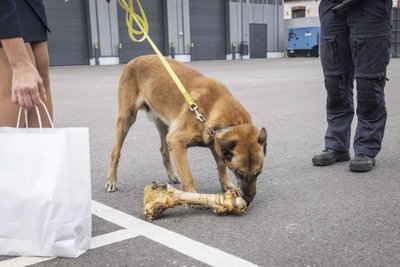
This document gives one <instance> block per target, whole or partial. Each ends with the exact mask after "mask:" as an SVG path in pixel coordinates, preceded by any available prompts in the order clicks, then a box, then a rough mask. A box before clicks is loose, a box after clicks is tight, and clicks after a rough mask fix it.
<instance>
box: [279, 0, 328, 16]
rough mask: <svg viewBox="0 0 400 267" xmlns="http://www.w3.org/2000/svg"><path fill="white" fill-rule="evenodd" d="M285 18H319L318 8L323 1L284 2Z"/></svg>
mask: <svg viewBox="0 0 400 267" xmlns="http://www.w3.org/2000/svg"><path fill="white" fill-rule="evenodd" d="M284 2H285V4H284V18H285V19H294V18H311V17H318V6H319V3H320V2H321V0H284Z"/></svg>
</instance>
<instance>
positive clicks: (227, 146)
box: [218, 139, 236, 161]
mask: <svg viewBox="0 0 400 267" xmlns="http://www.w3.org/2000/svg"><path fill="white" fill-rule="evenodd" d="M218 143H219V145H220V147H221V153H222V155H223V156H224V158H225V159H227V160H228V161H231V160H232V158H233V152H232V150H233V149H234V148H235V146H236V143H235V142H234V141H231V140H224V139H218Z"/></svg>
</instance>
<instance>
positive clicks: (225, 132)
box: [106, 56, 267, 204]
mask: <svg viewBox="0 0 400 267" xmlns="http://www.w3.org/2000/svg"><path fill="white" fill-rule="evenodd" d="M168 62H169V64H170V65H171V67H172V68H173V69H174V71H175V72H176V74H177V76H178V77H179V79H180V80H181V82H182V84H183V85H184V86H185V88H186V90H187V91H188V92H189V94H190V95H191V97H192V98H193V100H194V101H195V102H196V103H197V104H198V106H199V111H200V112H201V113H202V114H203V115H204V117H205V118H206V119H207V124H208V126H209V127H210V128H212V129H213V130H214V131H215V134H214V136H213V137H212V136H211V135H210V134H209V133H208V131H207V130H206V128H205V127H204V126H203V125H202V124H201V123H200V122H199V121H198V120H197V119H196V116H195V114H194V113H193V112H192V111H190V109H189V108H188V105H187V103H186V102H185V99H184V97H183V96H182V94H181V93H180V92H179V90H178V88H177V86H176V85H175V83H174V82H173V81H172V79H171V77H170V76H169V74H168V73H167V71H166V70H165V69H164V67H163V66H162V64H161V61H160V59H158V58H157V57H156V56H142V57H138V58H136V59H134V60H132V61H130V62H129V63H128V64H127V65H126V67H125V69H124V72H123V74H122V76H121V79H120V82H119V93H118V114H117V127H116V141H115V145H114V149H113V152H112V157H111V158H112V160H111V166H110V170H109V173H108V177H107V181H106V190H107V191H108V192H112V191H115V190H116V183H117V166H118V161H119V157H120V154H121V147H122V144H123V142H124V139H125V137H126V135H127V133H128V131H129V128H130V127H131V126H132V124H133V123H134V122H135V119H136V115H137V112H138V111H139V110H140V109H144V110H145V111H146V112H147V115H148V117H149V118H150V119H151V120H153V121H154V122H155V125H156V127H157V129H158V132H159V134H160V137H161V148H160V150H161V154H162V158H163V163H164V166H165V168H166V169H167V173H168V177H169V180H170V182H171V183H175V184H176V183H179V182H180V180H179V178H178V175H177V174H176V173H175V171H174V170H173V168H172V166H171V160H170V153H171V154H172V158H173V159H174V162H175V165H176V168H177V171H178V174H179V177H181V179H182V182H183V190H184V191H188V192H196V188H195V185H194V182H193V178H192V174H191V172H190V168H189V164H188V159H187V157H186V149H187V148H188V147H191V146H205V147H209V148H210V149H211V151H212V154H213V155H214V158H215V160H216V163H217V168H218V175H219V179H220V183H221V187H222V190H224V191H225V190H227V189H229V188H235V185H234V184H232V182H231V180H230V178H229V176H228V174H227V171H226V167H228V168H229V169H230V170H231V171H232V172H233V173H234V174H235V176H236V178H237V182H238V186H239V188H240V190H241V193H242V195H243V197H244V199H245V200H246V202H247V203H248V204H250V202H251V201H252V200H253V198H254V196H255V194H256V180H257V176H258V175H259V174H260V173H261V171H262V168H263V162H264V156H265V152H266V140H267V132H266V130H265V128H262V129H261V130H260V131H258V129H257V128H256V127H255V126H254V125H252V124H251V123H252V122H251V117H250V115H249V113H248V112H247V111H246V110H245V109H244V108H243V107H242V105H240V103H239V102H238V101H237V100H236V99H235V98H234V97H233V95H232V94H231V93H230V92H229V91H228V90H227V89H226V87H225V86H224V85H223V84H222V83H220V82H217V81H215V80H213V79H210V78H207V77H205V76H203V75H202V74H201V73H199V72H198V71H196V70H194V69H192V68H190V67H189V66H187V65H185V64H182V63H179V62H177V61H175V60H168Z"/></svg>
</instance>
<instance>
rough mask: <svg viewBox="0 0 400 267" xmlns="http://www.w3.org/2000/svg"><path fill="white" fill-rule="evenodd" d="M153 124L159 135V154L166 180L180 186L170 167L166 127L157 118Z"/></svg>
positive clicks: (175, 174) (177, 177) (176, 175)
mask: <svg viewBox="0 0 400 267" xmlns="http://www.w3.org/2000/svg"><path fill="white" fill-rule="evenodd" d="M154 123H155V125H156V127H157V130H158V133H159V134H160V139H161V146H160V152H161V156H162V160H163V164H164V167H165V169H166V170H167V174H168V179H169V181H170V183H172V184H180V182H181V181H180V179H179V176H178V174H177V173H176V172H175V170H174V169H173V167H172V165H171V157H170V153H169V149H168V144H167V139H166V137H167V134H168V126H167V125H166V124H165V123H164V122H163V121H161V120H160V119H159V118H157V119H156V120H155V122H154Z"/></svg>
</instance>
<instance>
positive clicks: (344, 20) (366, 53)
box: [319, 0, 392, 157]
mask: <svg viewBox="0 0 400 267" xmlns="http://www.w3.org/2000/svg"><path fill="white" fill-rule="evenodd" d="M335 2H338V1H334V0H322V1H321V3H320V6H319V14H320V21H321V47H320V49H321V61H322V67H323V72H324V76H325V88H326V90H327V104H326V111H327V121H328V128H327V131H326V134H325V146H326V147H327V148H332V149H335V150H337V151H348V150H349V146H350V136H351V135H350V130H351V123H352V120H353V116H354V105H353V83H354V78H355V79H356V85H357V111H356V112H357V117H358V124H357V130H356V133H355V137H354V144H353V145H354V151H355V153H356V154H364V155H368V156H372V157H375V156H376V155H377V154H378V152H379V151H380V149H381V143H382V139H383V134H384V130H385V124H386V117H387V113H386V107H385V94H384V87H385V83H386V67H387V65H388V63H389V57H390V37H391V25H390V24H391V9H392V1H391V0H362V1H360V2H358V3H357V4H355V5H353V6H351V7H350V8H349V9H347V10H342V11H339V12H337V13H336V14H335V13H333V12H332V11H331V8H332V7H333V6H334V5H335Z"/></svg>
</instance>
